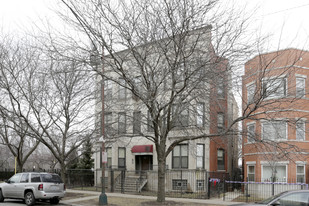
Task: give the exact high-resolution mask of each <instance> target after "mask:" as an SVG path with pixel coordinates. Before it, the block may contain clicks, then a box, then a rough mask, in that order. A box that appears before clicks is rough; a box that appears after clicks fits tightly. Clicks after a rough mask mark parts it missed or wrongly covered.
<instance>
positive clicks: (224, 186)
mask: <svg viewBox="0 0 309 206" xmlns="http://www.w3.org/2000/svg"><path fill="white" fill-rule="evenodd" d="M225 184H226V183H225V178H224V179H223V201H225V189H226V185H225Z"/></svg>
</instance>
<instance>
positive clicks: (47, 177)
mask: <svg viewBox="0 0 309 206" xmlns="http://www.w3.org/2000/svg"><path fill="white" fill-rule="evenodd" d="M41 177H42V181H43V182H53V183H62V180H61V178H60V177H59V175H57V174H41Z"/></svg>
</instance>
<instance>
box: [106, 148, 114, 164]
mask: <svg viewBox="0 0 309 206" xmlns="http://www.w3.org/2000/svg"><path fill="white" fill-rule="evenodd" d="M106 154H107V163H106V167H107V168H112V161H113V148H112V147H106Z"/></svg>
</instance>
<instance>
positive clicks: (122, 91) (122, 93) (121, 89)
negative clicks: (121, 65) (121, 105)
mask: <svg viewBox="0 0 309 206" xmlns="http://www.w3.org/2000/svg"><path fill="white" fill-rule="evenodd" d="M118 81H119V84H118V99H119V100H126V99H127V89H126V87H125V86H126V81H125V80H124V79H123V78H119V79H118ZM122 85H124V86H122Z"/></svg>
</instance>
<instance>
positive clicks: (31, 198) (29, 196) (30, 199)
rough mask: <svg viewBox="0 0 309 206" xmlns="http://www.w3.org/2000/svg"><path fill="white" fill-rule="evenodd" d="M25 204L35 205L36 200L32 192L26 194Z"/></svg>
mask: <svg viewBox="0 0 309 206" xmlns="http://www.w3.org/2000/svg"><path fill="white" fill-rule="evenodd" d="M25 203H26V205H28V206H31V205H34V203H35V199H34V195H33V193H32V192H30V191H29V192H27V193H26V194H25Z"/></svg>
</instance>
